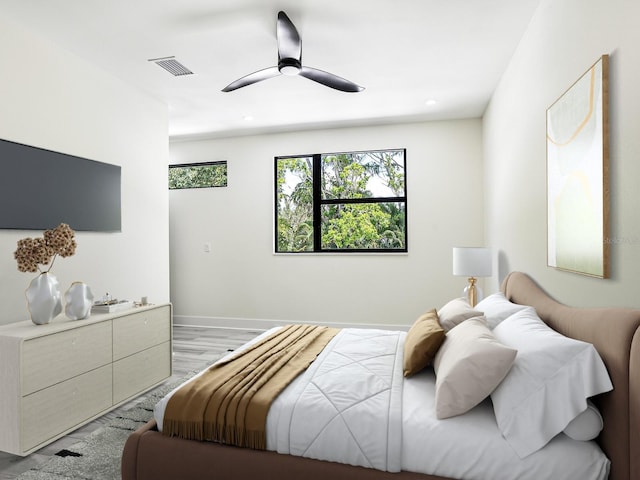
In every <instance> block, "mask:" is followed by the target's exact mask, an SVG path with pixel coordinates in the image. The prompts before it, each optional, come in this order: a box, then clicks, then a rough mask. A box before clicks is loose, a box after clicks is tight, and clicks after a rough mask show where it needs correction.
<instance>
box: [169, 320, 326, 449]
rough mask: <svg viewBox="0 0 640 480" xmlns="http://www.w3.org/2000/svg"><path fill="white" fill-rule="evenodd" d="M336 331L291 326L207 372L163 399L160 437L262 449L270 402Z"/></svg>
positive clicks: (303, 368)
mask: <svg viewBox="0 0 640 480" xmlns="http://www.w3.org/2000/svg"><path fill="white" fill-rule="evenodd" d="M338 331H339V330H338V329H335V328H327V327H319V326H312V325H291V326H288V327H284V328H282V329H280V330H278V331H277V332H275V333H273V334H271V335H269V336H268V337H266V338H264V339H263V340H262V341H260V342H258V343H256V344H254V345H252V346H251V347H249V348H247V349H246V350H244V351H242V352H241V353H239V354H238V355H236V356H234V357H233V358H231V359H229V360H227V361H225V362H220V363H217V364H215V365H213V366H211V367H209V369H208V370H207V372H205V373H204V374H203V375H200V376H199V377H196V378H194V379H193V380H191V381H190V382H189V383H187V384H185V385H184V386H183V387H182V388H180V389H179V390H178V391H176V392H175V393H174V394H173V396H172V397H171V398H170V399H169V402H168V403H167V407H166V410H165V413H164V423H163V430H162V433H163V434H165V435H169V436H178V437H182V438H188V439H192V440H209V441H216V442H220V443H227V444H232V445H237V446H240V447H248V448H254V449H261V450H264V449H266V447H267V445H266V443H267V440H266V438H267V437H266V432H265V425H266V420H267V413H268V412H269V407H270V405H271V403H272V402H273V400H274V399H275V398H276V396H277V395H278V394H279V393H280V392H281V391H282V390H284V388H285V387H286V386H287V385H288V384H289V383H290V382H291V381H292V380H293V379H294V378H295V377H296V376H298V375H299V374H300V373H301V372H302V371H304V370H305V369H306V368H307V367H308V366H309V365H310V364H311V362H313V360H314V359H315V358H316V357H317V356H318V354H319V353H320V352H321V351H322V349H323V348H324V347H325V345H326V344H327V343H329V341H330V340H331V339H332V338H333V337H334V336H335V335H336V334H337V333H338Z"/></svg>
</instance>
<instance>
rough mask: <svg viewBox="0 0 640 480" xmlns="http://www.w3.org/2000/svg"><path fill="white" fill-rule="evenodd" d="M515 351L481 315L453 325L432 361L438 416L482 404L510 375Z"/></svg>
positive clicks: (461, 411)
mask: <svg viewBox="0 0 640 480" xmlns="http://www.w3.org/2000/svg"><path fill="white" fill-rule="evenodd" d="M516 354H517V350H515V349H513V348H509V347H506V346H505V345H503V344H501V343H500V342H498V340H496V338H495V336H494V335H493V333H492V332H491V330H489V328H488V327H487V325H486V323H485V320H484V318H482V317H481V318H472V319H469V320H467V321H465V322H462V323H461V324H460V325H458V326H457V327H455V328H452V329H451V331H449V332H448V333H447V338H446V340H445V342H444V344H443V345H442V347H440V350H438V353H437V354H436V357H435V360H434V362H433V366H434V368H435V371H436V417H437V418H441V419H442V418H448V417H453V416H455V415H461V414H463V413H465V412H467V411H469V410H471V409H472V408H473V407H475V406H476V405H477V404H479V403H480V402H481V401H482V400H484V399H485V398H486V397H487V396H489V395H490V394H491V392H492V391H493V390H494V389H495V388H496V387H497V386H498V385H499V384H500V382H501V381H502V380H503V379H504V377H505V376H506V375H507V373H508V372H509V369H510V368H511V365H512V364H513V362H514V360H515V358H516Z"/></svg>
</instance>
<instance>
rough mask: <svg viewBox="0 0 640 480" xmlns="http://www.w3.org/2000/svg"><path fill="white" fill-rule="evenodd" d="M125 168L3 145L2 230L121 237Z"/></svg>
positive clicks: (0, 161)
mask: <svg viewBox="0 0 640 480" xmlns="http://www.w3.org/2000/svg"><path fill="white" fill-rule="evenodd" d="M120 182H121V167H120V166H118V165H111V164H108V163H102V162H96V161H94V160H88V159H86V158H81V157H76V156H73V155H66V154H64V153H58V152H53V151H51V150H45V149H42V148H37V147H31V146H28V145H23V144H20V143H14V142H10V141H7V140H0V228H2V229H13V230H46V229H49V228H54V227H56V226H57V225H59V224H60V223H67V224H69V226H71V228H73V229H74V230H79V231H94V232H119V231H121V228H122V227H121V208H120V207H121V205H120V202H121V187H120Z"/></svg>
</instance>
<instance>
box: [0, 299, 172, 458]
mask: <svg viewBox="0 0 640 480" xmlns="http://www.w3.org/2000/svg"><path fill="white" fill-rule="evenodd" d="M171 352H172V336H171V305H170V304H164V305H153V306H146V307H139V308H134V309H130V310H123V311H120V312H117V313H108V314H92V315H91V317H90V318H88V319H86V320H68V319H67V318H65V317H64V315H62V316H58V317H57V318H55V319H54V320H53V321H52V322H51V323H49V324H47V325H35V324H34V323H33V322H31V321H30V320H29V321H24V322H18V323H13V324H10V325H3V326H0V450H3V451H5V452H9V453H12V454H15V455H27V454H29V453H31V452H33V451H35V450H37V449H39V448H42V447H43V446H44V445H46V444H48V443H50V442H52V441H54V440H55V439H57V438H59V437H61V436H63V435H65V434H67V433H69V432H70V431H72V430H75V429H76V428H78V427H79V426H81V425H83V424H85V423H87V422H89V421H91V420H93V419H95V418H96V417H99V416H101V415H103V414H105V413H106V412H108V411H109V410H112V409H113V408H115V407H117V406H118V405H120V404H122V403H124V402H126V401H128V400H130V399H131V398H133V397H135V396H137V395H139V394H140V393H142V392H144V391H146V390H149V389H150V388H152V387H154V386H156V385H158V384H159V383H161V382H162V381H163V380H165V379H167V378H168V377H169V376H171Z"/></svg>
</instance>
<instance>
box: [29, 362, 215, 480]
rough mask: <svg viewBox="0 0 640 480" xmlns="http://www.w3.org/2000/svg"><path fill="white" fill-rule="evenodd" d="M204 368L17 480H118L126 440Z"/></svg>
mask: <svg viewBox="0 0 640 480" xmlns="http://www.w3.org/2000/svg"><path fill="white" fill-rule="evenodd" d="M204 367H205V366H203V367H202V368H204ZM202 368H201V369H202ZM201 369H197V370H194V371H193V372H190V373H188V374H187V375H186V376H184V377H183V378H181V379H179V380H175V381H170V382H167V383H165V384H162V385H160V386H159V387H156V388H155V389H154V390H151V391H150V392H148V393H147V394H146V395H145V398H144V400H141V401H140V402H139V403H137V404H136V405H135V406H133V407H131V408H130V409H128V410H126V411H124V412H122V413H119V414H118V416H117V417H116V418H114V419H113V420H111V421H110V422H109V423H107V424H105V425H104V426H103V427H100V428H98V429H97V430H95V431H94V432H92V433H90V434H89V435H88V436H87V437H85V438H84V439H83V440H82V441H80V442H78V443H76V444H74V445H72V446H70V447H67V448H66V449H64V450H61V451H59V452H57V453H56V454H55V455H54V456H53V457H51V460H48V461H47V462H45V463H43V464H42V465H38V466H37V467H35V468H33V469H31V470H29V471H27V472H24V473H23V474H21V475H19V476H18V477H16V478H17V479H18V480H70V479H73V480H119V479H120V461H121V458H122V449H123V448H124V443H125V441H126V440H127V437H129V435H130V434H131V432H133V431H134V430H136V429H138V427H140V426H142V425H144V424H145V423H147V422H148V421H149V420H150V419H151V418H152V417H153V407H154V405H155V404H156V403H157V402H158V400H160V399H161V398H162V397H164V396H165V395H166V394H167V393H168V392H169V391H171V390H173V389H174V388H175V387H177V386H178V385H180V384H181V383H182V382H184V381H185V380H186V379H188V378H190V377H192V376H193V375H195V374H196V373H197V372H198V371H199V370H201Z"/></svg>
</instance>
